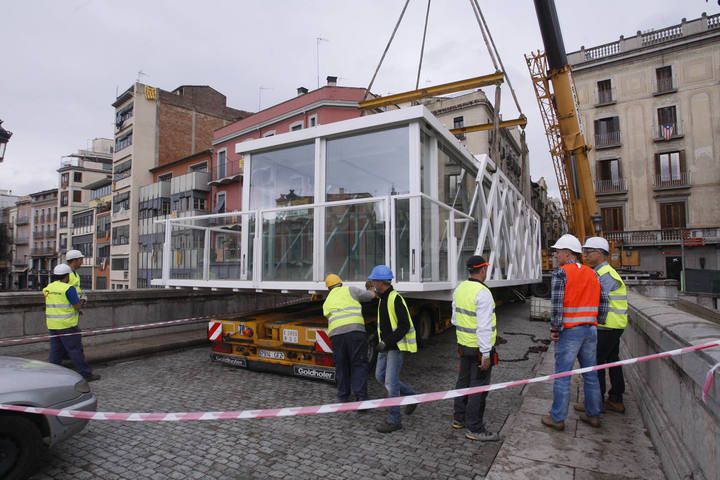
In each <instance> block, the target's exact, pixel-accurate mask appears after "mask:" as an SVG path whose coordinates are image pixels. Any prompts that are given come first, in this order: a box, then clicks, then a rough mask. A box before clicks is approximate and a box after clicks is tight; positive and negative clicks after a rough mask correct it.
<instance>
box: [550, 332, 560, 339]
mask: <svg viewBox="0 0 720 480" xmlns="http://www.w3.org/2000/svg"><path fill="white" fill-rule="evenodd" d="M550 340H552V341H553V342H557V341H558V340H560V330H550Z"/></svg>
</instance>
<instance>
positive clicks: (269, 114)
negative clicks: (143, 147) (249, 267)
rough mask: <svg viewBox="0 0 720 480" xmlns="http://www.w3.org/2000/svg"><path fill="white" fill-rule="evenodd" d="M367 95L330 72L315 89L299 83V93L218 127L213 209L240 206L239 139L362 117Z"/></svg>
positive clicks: (212, 170)
mask: <svg viewBox="0 0 720 480" xmlns="http://www.w3.org/2000/svg"><path fill="white" fill-rule="evenodd" d="M364 95H365V89H364V88H356V87H339V86H338V85H337V77H335V76H328V77H327V84H326V85H324V86H322V87H320V88H318V89H316V90H312V91H308V89H307V88H305V87H300V88H298V89H297V96H295V97H293V98H291V99H289V100H286V101H284V102H281V103H278V104H277V105H273V106H272V107H269V108H266V109H265V110H262V111H260V112H258V113H256V114H254V115H251V116H249V117H247V118H244V119H242V120H239V121H237V122H234V123H231V124H230V125H227V126H225V127H223V128H221V129H218V130H217V131H216V132H215V133H214V137H213V142H212V146H213V161H212V164H211V168H210V172H211V182H210V183H211V185H212V187H213V188H212V209H213V211H214V212H216V213H218V212H219V213H222V212H226V211H227V212H231V211H235V210H240V199H241V198H242V168H243V160H242V158H241V157H240V156H239V155H238V154H236V153H235V144H236V143H238V142H244V141H246V140H251V139H255V138H262V137H269V136H272V135H280V134H282V133H286V132H292V131H295V130H301V129H303V128H312V127H315V126H317V125H325V124H327V123H333V122H339V121H341V120H347V119H350V118H355V117H359V116H360V115H362V111H361V110H360V109H359V108H358V103H359V102H360V101H362V99H363V96H364ZM298 192H299V190H298Z"/></svg>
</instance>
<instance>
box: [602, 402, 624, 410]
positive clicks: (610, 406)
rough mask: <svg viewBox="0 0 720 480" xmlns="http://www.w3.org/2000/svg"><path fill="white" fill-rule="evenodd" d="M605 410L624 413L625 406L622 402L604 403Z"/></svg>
mask: <svg viewBox="0 0 720 480" xmlns="http://www.w3.org/2000/svg"><path fill="white" fill-rule="evenodd" d="M605 410H608V411H610V412H617V413H625V404H624V403H623V402H612V401H610V400H608V401H607V402H605Z"/></svg>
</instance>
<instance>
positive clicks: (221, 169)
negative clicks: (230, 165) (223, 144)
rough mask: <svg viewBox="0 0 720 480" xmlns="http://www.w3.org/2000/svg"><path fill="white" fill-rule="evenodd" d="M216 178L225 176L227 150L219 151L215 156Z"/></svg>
mask: <svg viewBox="0 0 720 480" xmlns="http://www.w3.org/2000/svg"><path fill="white" fill-rule="evenodd" d="M217 172H218V174H217V178H223V177H225V175H226V174H227V150H220V151H219V152H218V154H217Z"/></svg>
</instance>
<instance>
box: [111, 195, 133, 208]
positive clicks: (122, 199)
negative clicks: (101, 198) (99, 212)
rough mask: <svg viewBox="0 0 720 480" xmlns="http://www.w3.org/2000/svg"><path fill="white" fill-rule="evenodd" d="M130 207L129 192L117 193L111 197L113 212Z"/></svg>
mask: <svg viewBox="0 0 720 480" xmlns="http://www.w3.org/2000/svg"><path fill="white" fill-rule="evenodd" d="M129 208H130V192H125V193H118V194H117V195H115V197H113V213H118V212H120V211H123V210H128V209H129Z"/></svg>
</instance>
